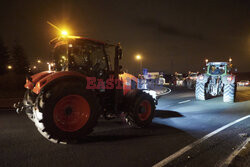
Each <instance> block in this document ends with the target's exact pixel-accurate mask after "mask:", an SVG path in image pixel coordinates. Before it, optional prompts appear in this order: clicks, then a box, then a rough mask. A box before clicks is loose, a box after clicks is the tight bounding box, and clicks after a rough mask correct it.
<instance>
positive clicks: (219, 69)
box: [209, 65, 226, 75]
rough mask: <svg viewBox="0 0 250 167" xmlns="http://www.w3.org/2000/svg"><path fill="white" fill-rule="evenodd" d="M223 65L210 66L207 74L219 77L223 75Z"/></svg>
mask: <svg viewBox="0 0 250 167" xmlns="http://www.w3.org/2000/svg"><path fill="white" fill-rule="evenodd" d="M225 68H226V66H225V65H220V66H218V65H210V67H209V73H210V74H212V75H221V74H224V73H225Z"/></svg>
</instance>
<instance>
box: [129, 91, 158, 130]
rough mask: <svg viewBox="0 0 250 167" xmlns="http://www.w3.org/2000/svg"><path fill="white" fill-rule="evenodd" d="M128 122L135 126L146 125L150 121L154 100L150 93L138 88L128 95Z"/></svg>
mask: <svg viewBox="0 0 250 167" xmlns="http://www.w3.org/2000/svg"><path fill="white" fill-rule="evenodd" d="M127 102H128V105H127V106H128V117H127V118H128V123H129V124H130V125H133V126H136V127H140V128H143V127H147V126H149V125H150V124H151V123H152V119H153V117H154V112H155V102H154V99H153V98H152V96H151V95H149V94H148V93H145V92H143V91H140V90H136V91H133V92H132V93H131V94H129V95H128V101H127Z"/></svg>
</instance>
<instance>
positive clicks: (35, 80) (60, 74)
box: [24, 71, 86, 94]
mask: <svg viewBox="0 0 250 167" xmlns="http://www.w3.org/2000/svg"><path fill="white" fill-rule="evenodd" d="M64 77H77V78H86V76H85V75H83V74H81V73H78V72H73V71H44V72H40V73H38V74H35V75H32V76H31V77H30V78H26V83H25V85H24V87H25V88H26V89H30V90H32V91H33V92H34V93H36V94H39V93H40V91H41V89H42V88H43V87H45V86H46V85H47V84H49V83H51V82H52V81H54V80H56V79H59V78H64Z"/></svg>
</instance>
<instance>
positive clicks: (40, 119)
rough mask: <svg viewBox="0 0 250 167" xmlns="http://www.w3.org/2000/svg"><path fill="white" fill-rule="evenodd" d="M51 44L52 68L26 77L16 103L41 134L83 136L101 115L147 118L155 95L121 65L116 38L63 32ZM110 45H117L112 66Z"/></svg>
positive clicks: (145, 121) (137, 121) (142, 123)
mask: <svg viewBox="0 0 250 167" xmlns="http://www.w3.org/2000/svg"><path fill="white" fill-rule="evenodd" d="M51 44H52V46H53V68H54V69H53V70H51V71H44V72H40V73H38V74H35V75H33V76H30V77H27V78H26V84H25V85H24V87H25V88H26V89H27V91H26V93H25V95H24V99H23V102H22V106H20V105H18V109H17V110H18V111H20V109H22V110H24V111H25V112H26V114H27V115H28V117H29V118H30V119H31V120H32V121H33V122H34V123H35V125H36V127H37V129H38V131H39V132H40V133H41V134H42V135H43V136H44V137H45V138H47V139H48V140H50V141H52V142H57V143H61V142H72V141H75V140H78V139H81V138H82V137H85V136H86V135H88V134H89V133H91V132H92V130H93V128H94V127H95V125H96V124H97V120H98V118H99V116H100V115H102V116H103V118H106V119H111V118H116V117H120V118H121V119H122V120H124V121H126V122H127V123H128V124H129V125H133V126H137V127H147V126H149V125H150V124H151V122H152V119H153V116H154V112H155V104H156V103H157V102H156V99H154V98H153V97H152V96H151V95H150V94H148V93H146V92H144V91H142V90H139V89H137V84H138V81H137V78H136V77H134V76H133V75H131V74H128V73H124V72H122V71H121V68H122V67H121V65H120V64H119V60H120V59H121V58H122V49H121V46H120V44H119V43H118V44H116V45H114V44H107V43H105V42H101V41H97V40H92V39H88V38H84V37H78V36H77V37H76V36H67V37H64V38H62V37H60V38H56V39H54V40H52V41H51ZM109 48H114V49H115V52H114V53H115V55H114V69H112V66H111V64H110V62H111V61H110V56H109V55H108V54H107V51H106V49H109ZM91 78H92V79H93V78H94V79H95V80H94V82H90V81H91ZM90 84H92V85H91V86H90ZM95 84H96V85H97V86H95ZM103 84H106V85H107V87H108V86H110V85H111V86H112V84H113V87H112V88H110V87H108V88H107V87H106V86H104V87H103Z"/></svg>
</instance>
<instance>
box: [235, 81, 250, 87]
mask: <svg viewBox="0 0 250 167" xmlns="http://www.w3.org/2000/svg"><path fill="white" fill-rule="evenodd" d="M237 85H238V86H250V81H248V80H242V81H240V82H237Z"/></svg>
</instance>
